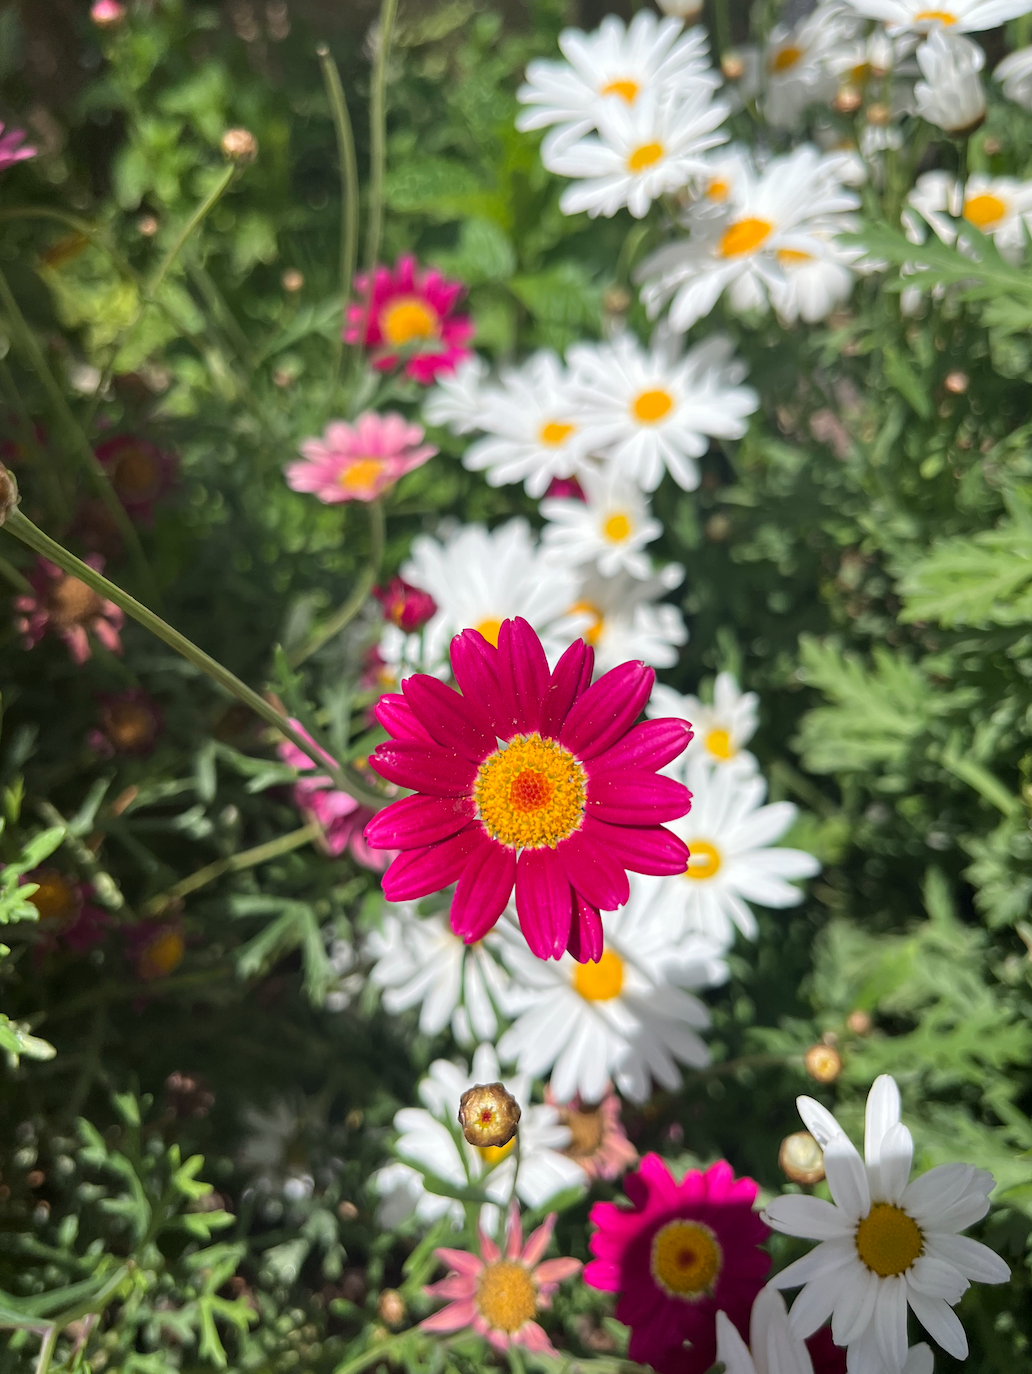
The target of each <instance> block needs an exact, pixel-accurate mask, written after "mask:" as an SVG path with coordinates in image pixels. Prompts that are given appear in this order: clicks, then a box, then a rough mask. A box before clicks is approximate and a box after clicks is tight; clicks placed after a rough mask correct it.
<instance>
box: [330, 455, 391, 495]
mask: <svg viewBox="0 0 1032 1374" xmlns="http://www.w3.org/2000/svg"><path fill="white" fill-rule="evenodd" d="M385 466H386V464H385V463H384V461H383V459H382V458H359V460H358V461H357V462H355V463H352V464H350V466H348V467H346V468H344V469H343V471H342V472H341V474H340V476H339V477H338V478H337V485H338V486H339V487H340V489H341V491H367V490H368V489H369V488H370V487H371V486H373V485H374V484H375V482H376V479H377V478H378V477H379V476H380V473H381V472H383V470H384V467H385Z"/></svg>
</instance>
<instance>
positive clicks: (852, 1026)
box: [846, 1007, 872, 1035]
mask: <svg viewBox="0 0 1032 1374" xmlns="http://www.w3.org/2000/svg"><path fill="white" fill-rule="evenodd" d="M871 1025H872V1022H871V1018H870V1017H869V1016H868V1014H867V1012H866V1011H862V1010H861V1008H860V1007H857V1009H856V1011H851V1012H850V1013H849V1015H848V1016H847V1017H846V1028H847V1029H848V1030H851V1031H852V1032H853V1034H854V1035H870V1033H871Z"/></svg>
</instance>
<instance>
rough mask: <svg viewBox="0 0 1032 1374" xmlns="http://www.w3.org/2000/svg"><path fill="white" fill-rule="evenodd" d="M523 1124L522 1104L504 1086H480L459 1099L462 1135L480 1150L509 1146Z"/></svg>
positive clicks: (469, 1089)
mask: <svg viewBox="0 0 1032 1374" xmlns="http://www.w3.org/2000/svg"><path fill="white" fill-rule="evenodd" d="M519 1124H520V1104H519V1103H518V1102H517V1101H516V1099H515V1098H514V1097H513V1095H512V1093H510V1092H508V1091H507V1090H506V1089H505V1087H504V1086H503V1085H502V1084H501V1083H478V1084H476V1086H475V1087H472V1088H467V1089H466V1091H465V1092H464V1093H463V1094H462V1097H461V1098H460V1099H459V1125H460V1126H461V1127H462V1134H463V1135H464V1136H465V1137H466V1139H467V1140H468V1141H469V1143H470V1144H471V1145H476V1146H477V1148H478V1149H481V1150H483V1149H486V1148H488V1147H490V1146H495V1147H496V1148H497V1147H499V1146H502V1145H508V1143H509V1141H510V1140H511V1139H512V1138H513V1136H514V1135H515V1134H516V1127H517V1126H518V1125H519Z"/></svg>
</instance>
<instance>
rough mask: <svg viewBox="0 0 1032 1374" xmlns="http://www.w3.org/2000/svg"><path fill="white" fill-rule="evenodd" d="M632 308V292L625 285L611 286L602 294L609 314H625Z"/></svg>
mask: <svg viewBox="0 0 1032 1374" xmlns="http://www.w3.org/2000/svg"><path fill="white" fill-rule="evenodd" d="M630 308H631V293H630V292H629V291H628V290H627V289H626V287H623V286H610V287H609V288H608V289H607V290H606V291H605V292H604V293H603V296H602V309H603V310H604V311H605V312H606V314H607V315H623V314H625V313H626V312H627V311H628V310H630Z"/></svg>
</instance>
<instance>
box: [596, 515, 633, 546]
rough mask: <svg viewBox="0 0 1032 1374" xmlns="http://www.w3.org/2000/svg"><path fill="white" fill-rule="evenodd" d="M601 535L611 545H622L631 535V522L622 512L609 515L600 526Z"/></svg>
mask: <svg viewBox="0 0 1032 1374" xmlns="http://www.w3.org/2000/svg"><path fill="white" fill-rule="evenodd" d="M602 533H603V534H604V535H605V537H606V538H607V539H608V540H609V542H610V543H611V544H622V543H623V541H624V540H625V539H626V538H627V537H628V536H629V535H630V533H631V522H630V519H629V517H628V516H626V515H624V513H623V511H617V513H616V514H615V515H611V516H610V517H609V519H608V520H607V521H606V523H605V524H604V525H603V526H602Z"/></svg>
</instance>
